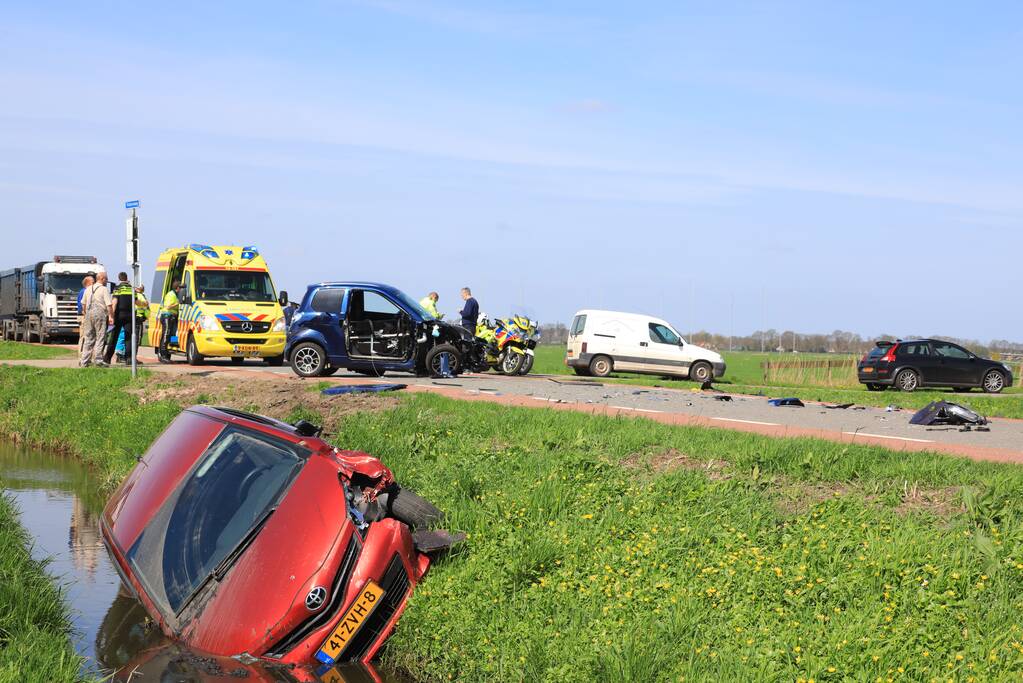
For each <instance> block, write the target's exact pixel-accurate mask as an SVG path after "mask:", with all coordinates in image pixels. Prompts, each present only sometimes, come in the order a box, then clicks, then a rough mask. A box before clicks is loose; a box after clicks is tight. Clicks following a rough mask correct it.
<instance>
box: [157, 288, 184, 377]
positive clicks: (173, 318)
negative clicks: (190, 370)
mask: <svg viewBox="0 0 1023 683" xmlns="http://www.w3.org/2000/svg"><path fill="white" fill-rule="evenodd" d="M180 289H181V282H180V281H178V280H175V281H174V283H173V284H172V285H171V288H170V289H169V290H167V293H166V294H165V295H164V297H163V305H162V306H161V307H160V324H161V325H162V326H163V330H162V333H161V334H160V349H159V351H157V353H156V358H157V360H159V361H160V362H161V363H170V362H171V355H170V338H171V330H173V329H175V328H176V327H177V326H178V310H179V309H180V308H181V301H180V299H178V290H180Z"/></svg>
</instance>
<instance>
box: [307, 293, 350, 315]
mask: <svg viewBox="0 0 1023 683" xmlns="http://www.w3.org/2000/svg"><path fill="white" fill-rule="evenodd" d="M344 296H345V290H344V289H341V288H339V287H334V288H332V289H326V288H325V289H319V290H316V293H315V294H313V300H312V302H311V303H310V304H309V306H310V307H311V308H312V309H313V310H314V311H316V312H317V313H340V312H341V300H342V299H343V298H344Z"/></svg>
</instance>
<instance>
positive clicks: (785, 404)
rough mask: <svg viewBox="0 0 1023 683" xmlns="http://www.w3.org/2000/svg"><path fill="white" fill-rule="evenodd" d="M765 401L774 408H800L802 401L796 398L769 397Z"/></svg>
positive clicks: (802, 405) (802, 404)
mask: <svg viewBox="0 0 1023 683" xmlns="http://www.w3.org/2000/svg"><path fill="white" fill-rule="evenodd" d="M767 402H768V403H770V404H771V405H772V406H775V407H776V408H802V407H804V403H803V402H802V401H800V400H799V399H798V398H769V399H767Z"/></svg>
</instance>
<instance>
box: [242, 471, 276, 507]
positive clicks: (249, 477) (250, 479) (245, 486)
mask: <svg viewBox="0 0 1023 683" xmlns="http://www.w3.org/2000/svg"><path fill="white" fill-rule="evenodd" d="M267 469H269V465H267V466H264V467H257V468H256V469H254V470H252V471H251V472H249V473H248V474H246V475H245V476H244V477H243V478H242V480H241V482H240V483H239V484H238V491H237V494H236V496H235V497H236V498H237V500H238V504H239V505H241V504H242V503H243V502H244V501H245V498H246V496H248V495H249V489H250V488H252V485H253V484H254V483H255V481H256V480H257V479H259V477H260V476H262V474H263V472H264V471H266V470H267Z"/></svg>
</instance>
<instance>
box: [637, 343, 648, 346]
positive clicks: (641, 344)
mask: <svg viewBox="0 0 1023 683" xmlns="http://www.w3.org/2000/svg"><path fill="white" fill-rule="evenodd" d="M639 345H640V346H649V344H647V343H646V342H640V343H639Z"/></svg>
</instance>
